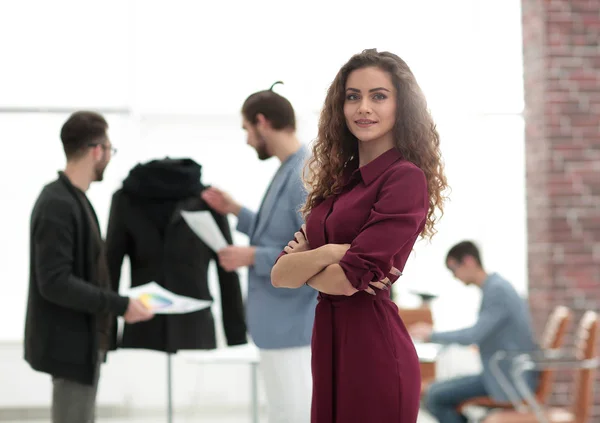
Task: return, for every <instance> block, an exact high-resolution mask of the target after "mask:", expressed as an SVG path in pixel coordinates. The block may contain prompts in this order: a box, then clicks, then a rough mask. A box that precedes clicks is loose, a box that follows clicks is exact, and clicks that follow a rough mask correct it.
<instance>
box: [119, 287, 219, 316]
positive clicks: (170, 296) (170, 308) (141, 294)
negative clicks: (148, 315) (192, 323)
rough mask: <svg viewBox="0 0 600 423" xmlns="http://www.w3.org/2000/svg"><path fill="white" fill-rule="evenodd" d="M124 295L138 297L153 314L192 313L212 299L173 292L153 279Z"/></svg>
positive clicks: (202, 307) (206, 306)
mask: <svg viewBox="0 0 600 423" xmlns="http://www.w3.org/2000/svg"><path fill="white" fill-rule="evenodd" d="M126 295H128V296H129V297H131V298H137V299H139V300H140V301H141V302H142V304H144V306H146V307H147V308H148V309H149V310H151V311H152V312H153V313H155V314H182V313H192V312H194V311H198V310H203V309H205V308H208V307H210V306H211V304H212V301H208V300H200V299H197V298H192V297H185V296H183V295H177V294H174V293H173V292H171V291H169V290H167V289H165V288H163V287H162V286H160V285H159V284H157V283H156V282H154V281H152V282H149V283H147V284H144V285H140V286H136V287H135V288H131V289H130V290H129V292H128V293H127V294H126Z"/></svg>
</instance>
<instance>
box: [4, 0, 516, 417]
mask: <svg viewBox="0 0 600 423" xmlns="http://www.w3.org/2000/svg"><path fill="white" fill-rule="evenodd" d="M284 7H287V8H288V9H283V8H284ZM364 7H365V3H364V2H361V3H360V4H359V3H358V2H351V1H345V2H343V5H341V4H335V5H334V2H325V3H324V2H316V1H312V2H311V1H308V2H301V3H298V4H297V6H295V7H292V6H289V5H283V6H282V4H281V2H274V1H273V2H267V1H263V2H239V3H238V4H235V5H233V6H232V5H231V3H225V2H221V3H219V2H211V3H210V6H206V5H205V4H204V3H198V2H192V1H169V2H160V1H134V0H129V1H118V0H109V1H103V2H97V1H85V2H81V1H75V0H71V1H68V0H60V1H54V2H43V1H33V0H22V1H18V2H17V1H16V0H11V1H7V2H3V3H2V5H1V6H0V37H1V38H2V39H4V40H11V42H7V43H2V45H1V46H0V54H1V55H2V63H3V66H2V71H0V93H2V94H1V95H0V139H2V140H3V141H4V143H3V146H4V147H3V148H4V154H2V155H0V190H1V192H2V198H3V201H2V205H3V207H2V221H3V222H4V232H3V234H4V237H3V239H4V242H2V243H1V244H0V257H1V265H0V281H1V282H0V283H1V286H2V292H3V299H4V306H3V307H1V308H0V322H2V324H0V344H2V343H4V344H5V347H4V348H0V354H1V357H0V363H2V368H1V370H2V372H1V374H2V376H3V377H2V378H1V379H0V407H1V406H7V405H10V404H12V405H24V404H28V403H32V404H33V403H40V401H41V402H42V403H47V401H48V399H49V397H48V392H49V391H48V386H49V385H48V382H47V378H45V377H44V376H42V375H38V374H35V373H33V372H32V371H31V370H29V369H28V368H27V367H26V365H25V364H24V363H23V361H22V358H21V357H22V354H21V352H20V349H19V344H20V342H21V340H22V333H23V316H24V311H25V301H26V290H27V282H28V242H29V239H28V221H29V214H30V210H31V206H32V204H33V201H34V200H35V198H36V196H37V194H38V193H39V191H40V189H41V187H42V185H43V184H45V183H47V182H49V181H50V180H52V179H54V178H55V176H56V171H57V170H58V169H60V168H61V167H62V166H63V165H64V158H63V154H62V151H61V145H60V140H59V138H58V133H59V130H60V126H61V125H62V123H63V122H64V120H65V119H66V117H67V115H68V114H67V113H48V114H30V113H2V110H3V109H4V111H6V110H8V109H13V111H15V110H14V108H15V107H38V108H44V107H62V108H83V107H86V108H104V109H115V110H117V109H118V110H122V111H124V112H125V113H121V114H118V113H107V114H106V116H107V118H108V120H109V124H110V135H111V137H112V141H113V144H114V145H115V146H116V147H117V148H118V149H119V152H118V154H117V156H116V157H115V158H114V159H113V161H112V162H111V164H110V166H109V168H108V170H107V172H106V179H105V181H104V182H103V183H101V184H95V185H93V186H92V188H91V189H90V192H89V196H90V198H91V200H92V202H93V204H94V205H95V207H96V210H97V213H98V216H99V219H100V222H101V225H102V228H103V230H104V229H105V228H106V223H107V217H108V210H109V200H110V196H111V195H112V192H114V190H115V189H117V188H118V187H119V186H120V183H121V181H122V179H123V178H124V177H125V176H126V174H127V172H128V170H129V169H130V168H131V167H132V166H134V165H135V164H136V163H138V162H143V161H146V160H149V159H152V158H158V157H164V156H166V155H169V156H171V157H182V156H188V157H192V158H194V159H195V160H197V161H198V162H199V163H200V164H202V166H203V179H204V182H205V183H209V184H215V185H218V186H220V187H222V188H224V189H226V190H228V191H230V192H231V193H232V194H233V195H234V196H235V197H236V198H238V199H239V200H240V201H241V202H243V203H245V204H247V205H249V206H250V207H254V208H256V207H257V206H258V204H259V202H260V198H261V196H262V194H263V192H264V190H265V188H266V186H267V184H268V181H269V178H270V177H271V175H272V174H273V172H274V171H275V169H276V168H277V163H276V162H275V161H269V162H259V161H258V160H257V159H256V155H255V153H254V152H253V151H252V150H251V149H250V148H248V147H247V146H245V139H244V134H243V132H242V130H241V128H240V126H241V124H240V121H239V109H240V106H241V103H242V102H243V100H244V98H245V97H246V96H247V95H248V94H250V93H251V92H253V91H256V90H260V89H265V88H268V87H269V86H270V84H271V83H273V82H274V81H276V80H283V81H284V82H285V85H283V86H278V87H277V91H278V92H280V93H281V94H283V95H285V96H287V97H288V98H289V99H290V100H291V101H292V103H293V104H294V105H295V107H296V110H297V113H298V120H299V133H300V136H301V138H302V139H303V141H305V142H309V141H310V140H311V139H312V138H313V137H314V136H315V134H316V120H317V117H318V110H319V108H320V107H321V104H322V101H323V98H324V94H325V90H326V88H327V86H328V84H329V83H330V81H331V80H332V79H333V77H334V75H335V72H336V71H337V69H338V68H339V66H340V65H341V64H343V63H344V61H346V60H347V59H348V58H349V56H350V55H351V54H352V53H355V52H358V51H360V50H361V49H363V48H369V47H377V48H379V49H380V50H384V49H389V50H392V51H394V52H397V53H398V54H399V55H400V56H402V57H403V58H405V59H406V60H407V62H408V63H409V65H410V66H411V67H412V69H413V71H414V72H415V74H416V75H417V78H418V80H419V81H420V83H421V85H422V87H423V88H424V90H425V92H426V94H427V96H428V99H429V101H430V104H431V107H432V110H433V112H434V115H435V117H436V119H437V121H438V125H439V130H440V133H441V135H442V149H443V154H444V158H445V161H446V170H447V176H448V180H449V183H450V185H451V186H452V193H451V201H450V202H449V203H448V204H447V206H446V214H445V216H444V218H443V219H442V221H441V223H440V225H439V227H438V230H439V233H438V235H436V237H435V238H434V240H433V242H432V243H431V244H428V243H426V242H419V243H418V244H417V245H416V247H415V251H414V254H413V256H412V257H411V259H410V262H409V264H408V265H407V268H406V272H405V275H404V276H403V277H402V279H401V280H400V282H399V283H398V284H397V287H396V289H397V292H398V294H399V302H400V303H401V304H403V305H413V304H416V303H417V299H416V297H415V296H413V295H412V294H411V291H412V290H430V291H434V292H436V293H439V294H440V298H439V299H438V300H437V301H436V302H435V303H434V313H435V315H436V322H437V323H436V324H437V325H438V326H439V328H440V329H446V328H447V329H450V328H456V327H459V326H461V325H464V324H468V323H469V322H472V321H473V319H474V316H475V312H476V309H477V304H478V301H479V293H478V292H476V291H475V290H473V289H467V288H464V287H462V286H461V285H460V284H459V283H458V282H456V281H454V280H453V279H452V278H451V276H450V274H449V273H448V272H447V270H446V269H445V268H444V265H443V264H444V257H445V254H446V251H447V249H448V248H449V247H451V246H452V245H453V244H454V243H456V242H458V241H460V240H462V239H465V238H470V239H473V240H475V241H477V242H478V243H479V244H480V245H481V247H482V249H483V259H484V262H485V264H486V267H487V268H488V269H490V270H498V271H500V272H501V273H502V274H503V275H505V276H506V277H507V278H509V279H510V280H511V281H512V282H513V283H514V284H515V286H516V287H517V288H518V289H519V291H520V292H522V293H526V286H527V282H526V261H525V259H526V255H525V245H526V239H525V226H524V225H525V214H524V212H525V210H524V196H525V192H524V158H523V152H524V151H523V150H524V146H523V120H522V117H521V116H520V115H519V113H520V111H521V109H522V106H523V105H522V84H521V60H520V20H519V19H520V18H519V13H520V10H519V2H518V1H517V0H511V1H506V2H494V1H493V0H485V1H477V0H463V1H458V2H446V1H443V0H439V1H423V2H414V1H398V2H393V4H391V3H390V2H371V3H369V6H368V7H369V10H373V11H374V12H373V14H372V15H371V14H370V13H368V12H366V11H365V10H364ZM33 11H35V13H33ZM375 11H383V12H385V13H379V12H375ZM291 16H293V17H294V19H291ZM234 33H235V34H241V35H238V36H236V37H234V36H233V35H232V34H234ZM334 45H335V47H333V46H334ZM248 175H251V177H248ZM231 223H232V225H235V219H232V220H231ZM234 239H235V242H236V243H239V244H244V243H247V239H246V238H245V237H244V236H242V235H240V234H236V235H235V238H234ZM241 275H242V279H243V281H244V284H245V272H244V271H242V272H241ZM213 276H214V275H213ZM128 283H129V276H128V274H127V272H124V277H123V281H122V284H123V286H124V287H126V286H127V285H128ZM211 284H212V285H213V286H214V287H216V281H215V280H214V277H212V278H211ZM213 292H214V294H215V296H216V297H217V298H218V290H217V289H213ZM457 304H458V305H459V307H457ZM218 305H219V304H218V301H217V302H216V304H215V306H214V312H215V314H216V315H217V316H218V315H219V313H220V310H219V306H218ZM150 369H151V370H150ZM164 372H165V368H164V356H162V355H160V354H156V353H152V352H143V351H121V352H118V353H117V354H116V355H114V359H111V360H110V363H109V364H108V365H107V367H106V373H105V378H104V379H103V384H102V388H101V396H100V400H101V402H105V403H112V402H115V401H116V402H117V403H129V404H134V405H136V406H153V405H156V404H159V405H160V404H161V401H162V399H163V398H164V394H165V392H164V390H165V387H164V385H163V384H162V377H163V375H164ZM176 372H177V373H176V383H177V389H176V392H175V394H176V401H177V403H178V404H179V405H186V404H188V403H189V401H191V399H190V398H191V396H194V395H195V397H194V398H195V399H194V401H202V400H206V401H209V402H211V403H213V404H216V405H218V404H220V403H223V404H226V403H228V401H229V402H231V403H238V404H244V403H245V402H247V398H248V392H247V391H246V390H245V388H244V387H245V386H247V383H246V382H247V381H246V380H245V376H244V373H241V372H239V369H237V368H236V367H234V366H230V367H227V366H224V367H223V368H207V369H204V370H200V369H195V368H193V367H192V368H190V367H189V366H188V365H187V364H186V363H183V362H180V361H178V362H177V367H176ZM157 375H158V376H157ZM239 378H241V379H242V380H241V381H239V380H238V379H239ZM9 380H17V381H21V380H22V381H29V382H28V383H25V382H23V383H22V384H21V385H19V386H20V388H19V389H13V388H9V387H8V385H6V384H5V381H9ZM232 380H235V381H239V383H241V385H240V389H239V392H238V391H236V392H234V393H227V394H223V395H220V394H219V395H217V394H216V393H218V392H221V391H223V392H230V390H228V389H227V387H230V386H231V383H232V382H231V381H232ZM236 383H237V382H236Z"/></svg>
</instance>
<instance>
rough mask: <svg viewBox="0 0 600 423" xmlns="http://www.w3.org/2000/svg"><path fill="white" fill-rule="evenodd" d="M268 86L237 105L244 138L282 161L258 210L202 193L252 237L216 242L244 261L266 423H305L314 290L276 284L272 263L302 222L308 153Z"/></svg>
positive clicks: (225, 254)
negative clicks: (246, 240)
mask: <svg viewBox="0 0 600 423" xmlns="http://www.w3.org/2000/svg"><path fill="white" fill-rule="evenodd" d="M272 88H273V87H271V89H269V90H265V91H260V92H257V93H254V94H252V95H251V96H250V97H248V98H247V99H246V101H245V103H244V105H243V107H242V117H243V128H244V129H245V130H246V132H247V136H248V139H247V141H248V145H250V146H251V147H253V148H254V149H255V150H256V152H257V154H258V158H259V159H260V160H267V159H269V158H271V157H277V158H278V159H279V161H280V162H281V166H280V167H279V169H278V170H277V173H276V174H275V176H274V177H273V180H272V181H271V184H270V186H269V188H268V189H267V193H266V194H265V196H264V198H263V201H262V204H261V207H260V209H259V211H258V213H254V212H252V211H250V210H248V209H247V208H245V207H242V206H241V205H240V204H238V203H237V202H236V201H234V200H233V199H232V198H231V196H229V195H228V194H227V193H225V192H223V191H220V190H218V189H216V188H209V189H207V190H205V191H204V192H203V194H202V198H204V200H205V201H206V202H207V203H208V204H209V205H210V206H211V207H212V208H213V209H214V210H216V211H218V212H219V213H221V214H228V213H233V214H235V215H236V216H237V217H238V226H237V229H238V230H239V231H240V232H243V233H245V234H247V235H248V236H249V237H250V246H249V247H244V246H234V245H232V246H228V247H225V248H223V249H222V250H220V251H219V262H220V263H221V265H222V266H223V267H225V268H226V269H227V270H230V271H233V270H236V269H238V268H240V267H244V266H248V267H249V269H248V304H247V323H248V328H249V330H250V334H251V336H252V338H253V340H254V342H255V344H256V345H257V346H258V348H259V349H260V368H261V371H262V374H263V379H264V382H265V388H266V394H267V402H268V407H269V423H281V422H286V423H306V422H308V421H310V404H311V393H312V378H311V370H310V357H311V355H310V341H311V334H312V326H313V321H314V314H315V306H316V303H317V297H316V296H317V291H315V290H313V289H312V288H310V287H308V286H306V287H304V288H300V289H297V290H283V289H277V288H274V287H273V285H272V284H271V268H272V267H273V265H274V264H275V260H276V258H277V256H278V255H279V253H280V252H281V250H282V249H283V248H284V247H285V246H286V245H287V243H288V241H289V240H290V238H291V237H292V236H293V234H294V233H295V232H296V231H297V230H298V228H299V227H300V226H301V225H302V223H303V219H302V216H301V214H300V207H301V206H302V205H303V204H304V201H305V199H306V192H305V190H304V187H303V184H302V178H301V175H302V169H303V167H304V161H305V158H306V156H307V154H308V153H307V149H306V148H305V147H304V146H303V145H302V144H301V143H300V141H299V140H298V138H297V137H296V120H295V114H294V109H293V108H292V105H291V104H290V102H289V101H288V100H287V99H286V98H284V97H282V96H281V95H279V94H277V93H275V92H273V90H272Z"/></svg>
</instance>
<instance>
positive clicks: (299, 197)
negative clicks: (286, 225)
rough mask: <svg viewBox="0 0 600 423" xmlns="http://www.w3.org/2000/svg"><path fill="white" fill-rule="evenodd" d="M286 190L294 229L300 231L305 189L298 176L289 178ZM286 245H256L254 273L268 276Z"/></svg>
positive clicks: (302, 220)
mask: <svg viewBox="0 0 600 423" xmlns="http://www.w3.org/2000/svg"><path fill="white" fill-rule="evenodd" d="M286 191H287V193H288V195H289V196H290V197H289V198H290V202H291V207H290V212H291V213H292V214H293V219H294V221H295V228H297V229H296V231H301V230H302V229H301V228H302V225H303V224H304V217H303V216H302V213H301V208H302V206H303V205H304V203H305V202H306V189H305V188H304V185H303V184H302V179H301V178H300V177H297V178H291V179H290V185H289V186H288V187H286ZM293 235H294V234H293V233H290V241H291V240H292V238H293ZM286 245H287V244H284V245H278V246H274V247H257V248H256V257H255V260H254V268H255V271H256V274H257V275H259V276H270V275H271V270H272V269H273V266H275V263H277V260H279V258H280V257H281V256H283V255H285V254H286V252H285V251H283V249H284V248H285V246H286Z"/></svg>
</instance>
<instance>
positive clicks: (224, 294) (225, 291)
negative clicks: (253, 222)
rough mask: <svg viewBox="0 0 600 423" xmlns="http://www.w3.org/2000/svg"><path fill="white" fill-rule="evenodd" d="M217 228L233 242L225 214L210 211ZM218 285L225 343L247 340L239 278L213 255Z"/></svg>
mask: <svg viewBox="0 0 600 423" xmlns="http://www.w3.org/2000/svg"><path fill="white" fill-rule="evenodd" d="M212 215H213V217H214V219H215V221H216V222H217V225H218V226H219V229H221V232H222V233H223V236H224V237H225V240H226V241H227V243H228V244H230V245H231V244H233V239H232V237H231V228H230V227H229V222H228V220H227V217H226V216H222V215H219V214H217V213H212ZM215 260H216V263H217V273H218V275H219V286H220V289H221V309H222V312H223V327H224V330H225V337H226V338H227V345H241V344H246V343H247V342H248V340H247V337H246V319H245V312H244V303H243V299H242V289H241V287H240V278H239V276H238V274H237V272H228V271H226V270H225V269H223V268H222V267H221V266H220V265H219V260H218V259H217V257H216V255H215Z"/></svg>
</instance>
